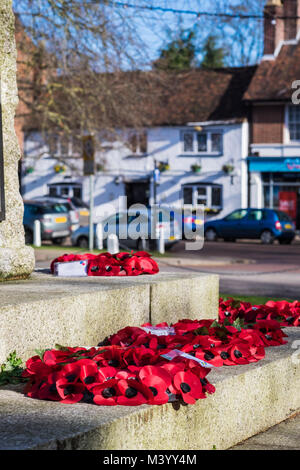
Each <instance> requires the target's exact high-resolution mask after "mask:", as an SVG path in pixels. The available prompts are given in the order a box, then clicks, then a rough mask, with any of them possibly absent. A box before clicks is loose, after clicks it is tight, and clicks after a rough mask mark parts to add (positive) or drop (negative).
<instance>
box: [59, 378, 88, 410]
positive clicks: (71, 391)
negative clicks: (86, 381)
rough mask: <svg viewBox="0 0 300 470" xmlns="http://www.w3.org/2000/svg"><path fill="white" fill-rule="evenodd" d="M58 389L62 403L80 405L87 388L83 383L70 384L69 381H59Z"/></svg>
mask: <svg viewBox="0 0 300 470" xmlns="http://www.w3.org/2000/svg"><path fill="white" fill-rule="evenodd" d="M56 389H57V392H58V394H59V396H60V397H61V400H62V403H66V404H69V403H70V404H71V403H78V402H79V401H81V400H82V398H83V396H84V391H85V386H84V385H83V384H81V383H69V382H68V381H67V380H64V379H59V380H57V382H56Z"/></svg>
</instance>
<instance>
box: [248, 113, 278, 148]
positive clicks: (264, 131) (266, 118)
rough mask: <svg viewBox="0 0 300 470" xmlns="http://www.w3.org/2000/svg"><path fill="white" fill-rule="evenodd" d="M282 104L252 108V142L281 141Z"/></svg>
mask: <svg viewBox="0 0 300 470" xmlns="http://www.w3.org/2000/svg"><path fill="white" fill-rule="evenodd" d="M283 129H284V106H283V105H273V106H272V105H261V106H253V109H252V139H251V141H252V143H253V144H266V143H274V144H275V143H282V142H283Z"/></svg>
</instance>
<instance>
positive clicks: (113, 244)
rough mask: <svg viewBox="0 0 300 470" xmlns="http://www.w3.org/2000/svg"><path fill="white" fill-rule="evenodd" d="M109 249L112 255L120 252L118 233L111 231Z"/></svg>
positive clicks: (108, 239)
mask: <svg viewBox="0 0 300 470" xmlns="http://www.w3.org/2000/svg"><path fill="white" fill-rule="evenodd" d="M107 251H108V252H109V253H111V254H112V255H114V254H116V253H119V239H118V237H117V235H116V234H114V233H110V234H109V235H108V238H107Z"/></svg>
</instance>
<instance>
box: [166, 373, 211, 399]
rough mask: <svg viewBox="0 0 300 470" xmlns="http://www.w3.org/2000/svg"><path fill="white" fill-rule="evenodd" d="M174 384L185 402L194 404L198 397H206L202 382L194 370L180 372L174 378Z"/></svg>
mask: <svg viewBox="0 0 300 470" xmlns="http://www.w3.org/2000/svg"><path fill="white" fill-rule="evenodd" d="M173 384H174V387H175V389H176V391H177V393H178V394H180V395H181V397H182V398H183V401H184V402H185V403H189V404H191V405H193V404H194V403H195V402H196V399H199V398H205V394H204V393H203V389H202V385H201V382H200V380H199V379H198V377H196V375H194V374H193V373H192V372H189V371H187V372H184V371H182V372H178V373H177V374H176V375H175V377H174V379H173Z"/></svg>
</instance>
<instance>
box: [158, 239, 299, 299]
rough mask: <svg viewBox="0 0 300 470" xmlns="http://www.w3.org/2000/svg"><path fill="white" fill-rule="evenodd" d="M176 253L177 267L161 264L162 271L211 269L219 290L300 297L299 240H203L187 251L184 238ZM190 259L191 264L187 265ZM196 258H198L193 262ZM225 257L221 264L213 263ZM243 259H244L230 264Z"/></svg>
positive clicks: (175, 250) (174, 251) (174, 250)
mask: <svg viewBox="0 0 300 470" xmlns="http://www.w3.org/2000/svg"><path fill="white" fill-rule="evenodd" d="M172 254H173V255H174V256H175V255H176V256H181V257H182V258H183V257H184V263H185V264H184V265H183V266H180V267H172V268H170V267H169V266H162V265H161V270H163V271H169V270H172V271H177V272H199V271H201V272H210V273H217V274H219V275H220V292H222V293H224V294H227V293H230V294H240V295H262V296H269V297H279V298H280V297H282V298H290V299H295V300H298V299H300V243H299V242H294V243H293V244H292V245H279V244H274V245H262V244H260V243H257V242H252V241H249V242H239V243H225V242H210V243H209V242H206V243H205V244H204V248H203V249H202V250H201V251H198V252H197V251H194V252H187V251H185V250H184V242H180V243H179V244H177V245H176V246H175V247H174V248H173V249H172ZM190 260H193V265H189V262H190V263H191V261H190ZM195 260H199V263H200V262H201V265H200V266H195V265H194V263H195ZM215 260H219V261H220V260H224V265H223V266H213V265H211V264H210V263H212V262H213V261H215ZM234 260H235V261H237V260H240V261H242V260H244V261H246V262H247V263H248V264H246V263H242V262H241V263H236V264H232V262H233V261H234Z"/></svg>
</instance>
